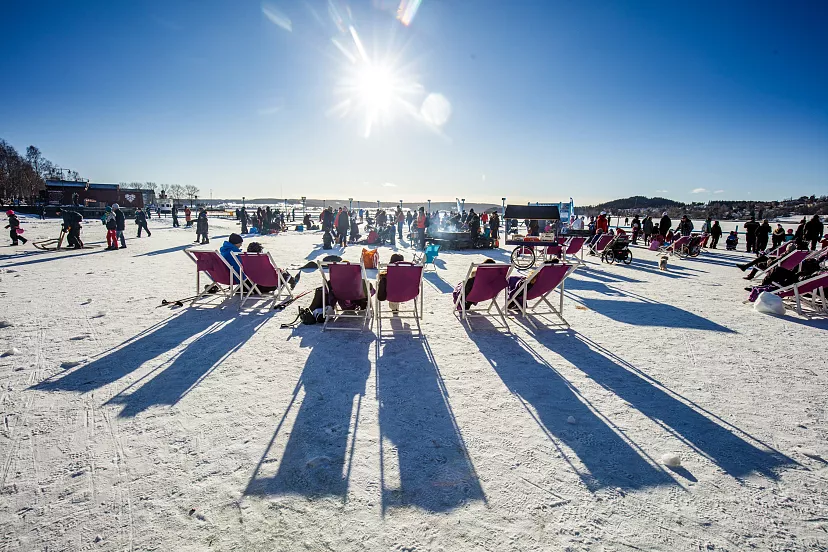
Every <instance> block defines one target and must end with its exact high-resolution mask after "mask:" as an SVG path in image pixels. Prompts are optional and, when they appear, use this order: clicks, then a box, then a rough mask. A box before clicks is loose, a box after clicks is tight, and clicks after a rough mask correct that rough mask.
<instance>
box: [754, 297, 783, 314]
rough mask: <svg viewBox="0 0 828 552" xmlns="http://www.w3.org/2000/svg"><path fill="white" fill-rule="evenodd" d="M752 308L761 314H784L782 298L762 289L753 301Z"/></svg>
mask: <svg viewBox="0 0 828 552" xmlns="http://www.w3.org/2000/svg"><path fill="white" fill-rule="evenodd" d="M753 310H755V311H756V312H761V313H762V314H778V315H780V316H781V315H783V314H785V303H784V302H783V301H782V298H781V297H779V296H778V295H774V294H773V293H768V292H767V291H763V292H762V293H760V294H759V297H758V298H757V299H756V302H755V303H753Z"/></svg>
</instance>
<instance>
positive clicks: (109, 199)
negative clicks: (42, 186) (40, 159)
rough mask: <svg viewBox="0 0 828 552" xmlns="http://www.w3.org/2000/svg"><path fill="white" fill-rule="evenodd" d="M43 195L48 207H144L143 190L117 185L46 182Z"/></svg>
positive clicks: (64, 181) (68, 181)
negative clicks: (116, 205)
mask: <svg viewBox="0 0 828 552" xmlns="http://www.w3.org/2000/svg"><path fill="white" fill-rule="evenodd" d="M44 195H45V197H44V199H45V200H46V203H48V204H49V205H79V206H82V207H104V206H106V205H112V204H113V203H118V204H120V205H121V206H122V207H133V208H139V209H140V208H143V207H144V195H143V190H136V189H133V188H121V186H120V185H118V184H96V183H94V182H76V181H71V180H47V181H46V190H45V192H44ZM154 195H155V194H153V196H154Z"/></svg>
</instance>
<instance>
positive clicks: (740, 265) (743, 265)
mask: <svg viewBox="0 0 828 552" xmlns="http://www.w3.org/2000/svg"><path fill="white" fill-rule="evenodd" d="M736 266H738V267H739V270H741V271H742V272H744V271H745V270H747V265H746V264H737V265H736Z"/></svg>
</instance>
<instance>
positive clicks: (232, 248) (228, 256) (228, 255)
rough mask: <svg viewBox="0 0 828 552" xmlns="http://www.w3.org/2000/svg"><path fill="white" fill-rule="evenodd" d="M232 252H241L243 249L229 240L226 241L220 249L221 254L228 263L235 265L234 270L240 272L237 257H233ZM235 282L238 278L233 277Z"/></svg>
mask: <svg viewBox="0 0 828 552" xmlns="http://www.w3.org/2000/svg"><path fill="white" fill-rule="evenodd" d="M232 253H241V249H239V248H238V246H236V245H233V244H232V243H230V242H229V241H226V242H224V243H223V244H222V245H221V248H220V249H219V254H220V255H221V256H222V257H224V260H225V261H227V264H229V265H230V266H232V267H233V270H235V271H236V272H239V263H237V262H236V259H235V258H233V255H232ZM233 281H234V283H238V278H233Z"/></svg>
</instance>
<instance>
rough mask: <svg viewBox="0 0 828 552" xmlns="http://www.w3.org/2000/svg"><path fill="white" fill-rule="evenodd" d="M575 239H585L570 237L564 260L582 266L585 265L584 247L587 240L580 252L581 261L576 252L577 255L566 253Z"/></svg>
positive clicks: (582, 244) (565, 247) (582, 243)
mask: <svg viewBox="0 0 828 552" xmlns="http://www.w3.org/2000/svg"><path fill="white" fill-rule="evenodd" d="M574 239H584V238H583V236H572V237H570V238H569V239H568V240H567V241H566V245H564V252H563V256H564V258H563V259H562V260H563V261H569V262H571V263H576V264H579V265H582V264H584V246H585V245H586V242H587V240H586V239H584V241H583V242H581V249H580V250H579V252H580V253H581V258H580V259H579V258H578V252H575V253H567V252H566V251H567V249H569V245H570V244H571V243H572V240H574Z"/></svg>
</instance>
